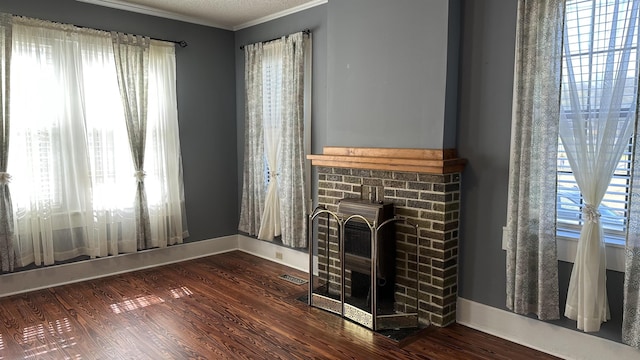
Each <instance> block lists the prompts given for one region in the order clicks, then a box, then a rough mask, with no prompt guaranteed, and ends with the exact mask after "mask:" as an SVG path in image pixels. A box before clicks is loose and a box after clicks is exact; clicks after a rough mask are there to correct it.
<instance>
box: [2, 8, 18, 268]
mask: <svg viewBox="0 0 640 360" xmlns="http://www.w3.org/2000/svg"><path fill="white" fill-rule="evenodd" d="M11 46H12V44H11V15H10V14H4V13H0V266H1V268H2V271H13V268H14V266H15V265H16V252H15V250H14V248H13V238H14V233H13V206H12V204H11V193H10V192H9V179H10V178H11V177H10V176H9V174H8V173H7V162H8V161H7V160H8V157H9V115H10V113H9V93H10V91H9V84H10V81H9V75H10V65H11V64H10V60H11Z"/></svg>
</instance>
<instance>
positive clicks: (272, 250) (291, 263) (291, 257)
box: [238, 235, 318, 273]
mask: <svg viewBox="0 0 640 360" xmlns="http://www.w3.org/2000/svg"><path fill="white" fill-rule="evenodd" d="M238 249H239V250H241V251H244V252H246V253H248V254H251V255H254V256H257V257H260V258H263V259H267V260H271V261H273V262H276V263H278V264H282V265H286V266H288V267H291V268H294V269H298V270H300V271H304V272H306V273H308V272H309V254H308V253H307V252H304V251H298V250H294V249H292V248H288V247H284V246H279V245H276V244H272V243H270V242H267V241H262V240H258V239H254V238H251V237H248V236H245V235H238ZM276 253H280V254H282V258H281V259H280V258H278V257H277V256H276ZM317 263H318V261H317V258H314V267H316V268H317V265H316V264H317Z"/></svg>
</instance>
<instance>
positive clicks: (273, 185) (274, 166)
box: [258, 39, 288, 241]
mask: <svg viewBox="0 0 640 360" xmlns="http://www.w3.org/2000/svg"><path fill="white" fill-rule="evenodd" d="M285 45H286V44H285V40H284V39H281V40H276V41H272V42H269V43H267V44H264V47H263V49H262V58H263V60H262V66H263V67H262V76H263V78H264V79H263V81H262V129H263V133H264V154H265V157H266V159H267V166H268V169H269V170H268V171H269V181H268V185H267V193H266V196H265V202H264V210H263V212H262V218H261V222H260V230H259V231H258V239H262V240H269V241H270V240H273V238H274V237H276V236H280V235H281V234H282V231H281V227H280V219H281V217H280V194H279V185H280V184H279V183H278V179H279V177H280V168H279V163H280V161H279V155H280V153H279V151H280V141H281V137H282V135H281V134H282V131H281V128H282V125H283V122H284V121H285V119H284V117H283V116H284V114H285V112H286V111H287V109H284V108H283V107H284V105H285V104H284V100H285V99H284V93H283V90H284V89H283V87H284V84H283V82H284V81H286V80H285V79H287V78H286V77H285V76H284V73H283V72H284V68H285V64H284V61H285V59H284V55H285ZM287 105H288V104H287Z"/></svg>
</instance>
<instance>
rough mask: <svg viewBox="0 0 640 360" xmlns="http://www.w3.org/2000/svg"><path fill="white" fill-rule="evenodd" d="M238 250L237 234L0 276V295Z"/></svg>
mask: <svg viewBox="0 0 640 360" xmlns="http://www.w3.org/2000/svg"><path fill="white" fill-rule="evenodd" d="M237 249H238V238H237V235H230V236H224V237H220V238H215V239H209V240H202V241H195V242H191V243H185V244H179V245H173V246H169V247H166V248H162V249H151V250H145V251H140V252H137V253H132V254H122V255H116V256H109V257H104V258H99V259H92V260H87V261H78V262H73V263H69V264H63V265H55V266H47V267H42V268H38V269H33V270H26V271H19V272H15V273H9V274H4V275H2V276H0V281H1V282H2V286H0V297H4V296H9V295H15V294H20V293H24V292H27V291H34V290H40V289H45V288H49V287H52V286H60V285H65V284H70V283H75V282H79V281H86V280H91V279H97V278H101V277H106V276H112V275H117V274H121V273H125V272H130V271H136V270H142V269H147V268H151V267H155V266H162V265H167V264H172V263H176V262H180V261H185V260H191V259H196V258H200V257H204V256H210V255H215V254H219V253H224V252H228V251H232V250H237Z"/></svg>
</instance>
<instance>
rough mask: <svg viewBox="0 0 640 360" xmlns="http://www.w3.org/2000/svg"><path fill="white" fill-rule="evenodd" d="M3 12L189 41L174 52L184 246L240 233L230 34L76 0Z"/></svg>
mask: <svg viewBox="0 0 640 360" xmlns="http://www.w3.org/2000/svg"><path fill="white" fill-rule="evenodd" d="M0 11H2V12H8V13H12V14H15V15H23V16H29V17H36V18H40V19H45V20H52V21H58V22H64V23H72V24H75V25H80V26H87V27H93V28H98V29H103V30H116V31H122V32H128V33H133V34H140V35H148V36H151V37H156V38H163V39H169V40H185V41H187V42H188V43H189V46H188V47H186V48H177V49H176V62H177V92H178V117H179V125H180V141H181V147H182V161H183V169H184V187H185V197H186V208H187V221H188V226H189V232H190V234H191V236H190V237H189V238H188V239H187V240H186V241H197V240H204V239H210V238H215V237H219V236H224V235H231V234H236V233H237V230H236V229H237V223H238V215H237V213H238V203H237V199H236V196H235V194H236V192H237V187H238V185H237V179H236V177H235V174H236V172H237V161H236V153H235V149H236V141H235V139H236V136H235V135H236V123H235V115H236V114H235V86H236V85H235V84H236V82H235V78H234V75H233V74H234V51H233V49H234V46H235V43H234V34H233V32H231V31H226V30H220V29H214V28H211V27H206V26H199V25H193V24H187V23H184V22H179V21H173V20H168V19H161V18H157V17H153V16H146V15H141V14H136V13H131V12H126V11H120V10H116V9H110V8H106V7H101V6H95V5H90V4H86V3H81V2H78V1H75V0H29V1H25V0H2V1H0ZM9 167H11V164H9ZM9 171H11V168H9ZM230 174H231V176H229V175H230Z"/></svg>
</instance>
